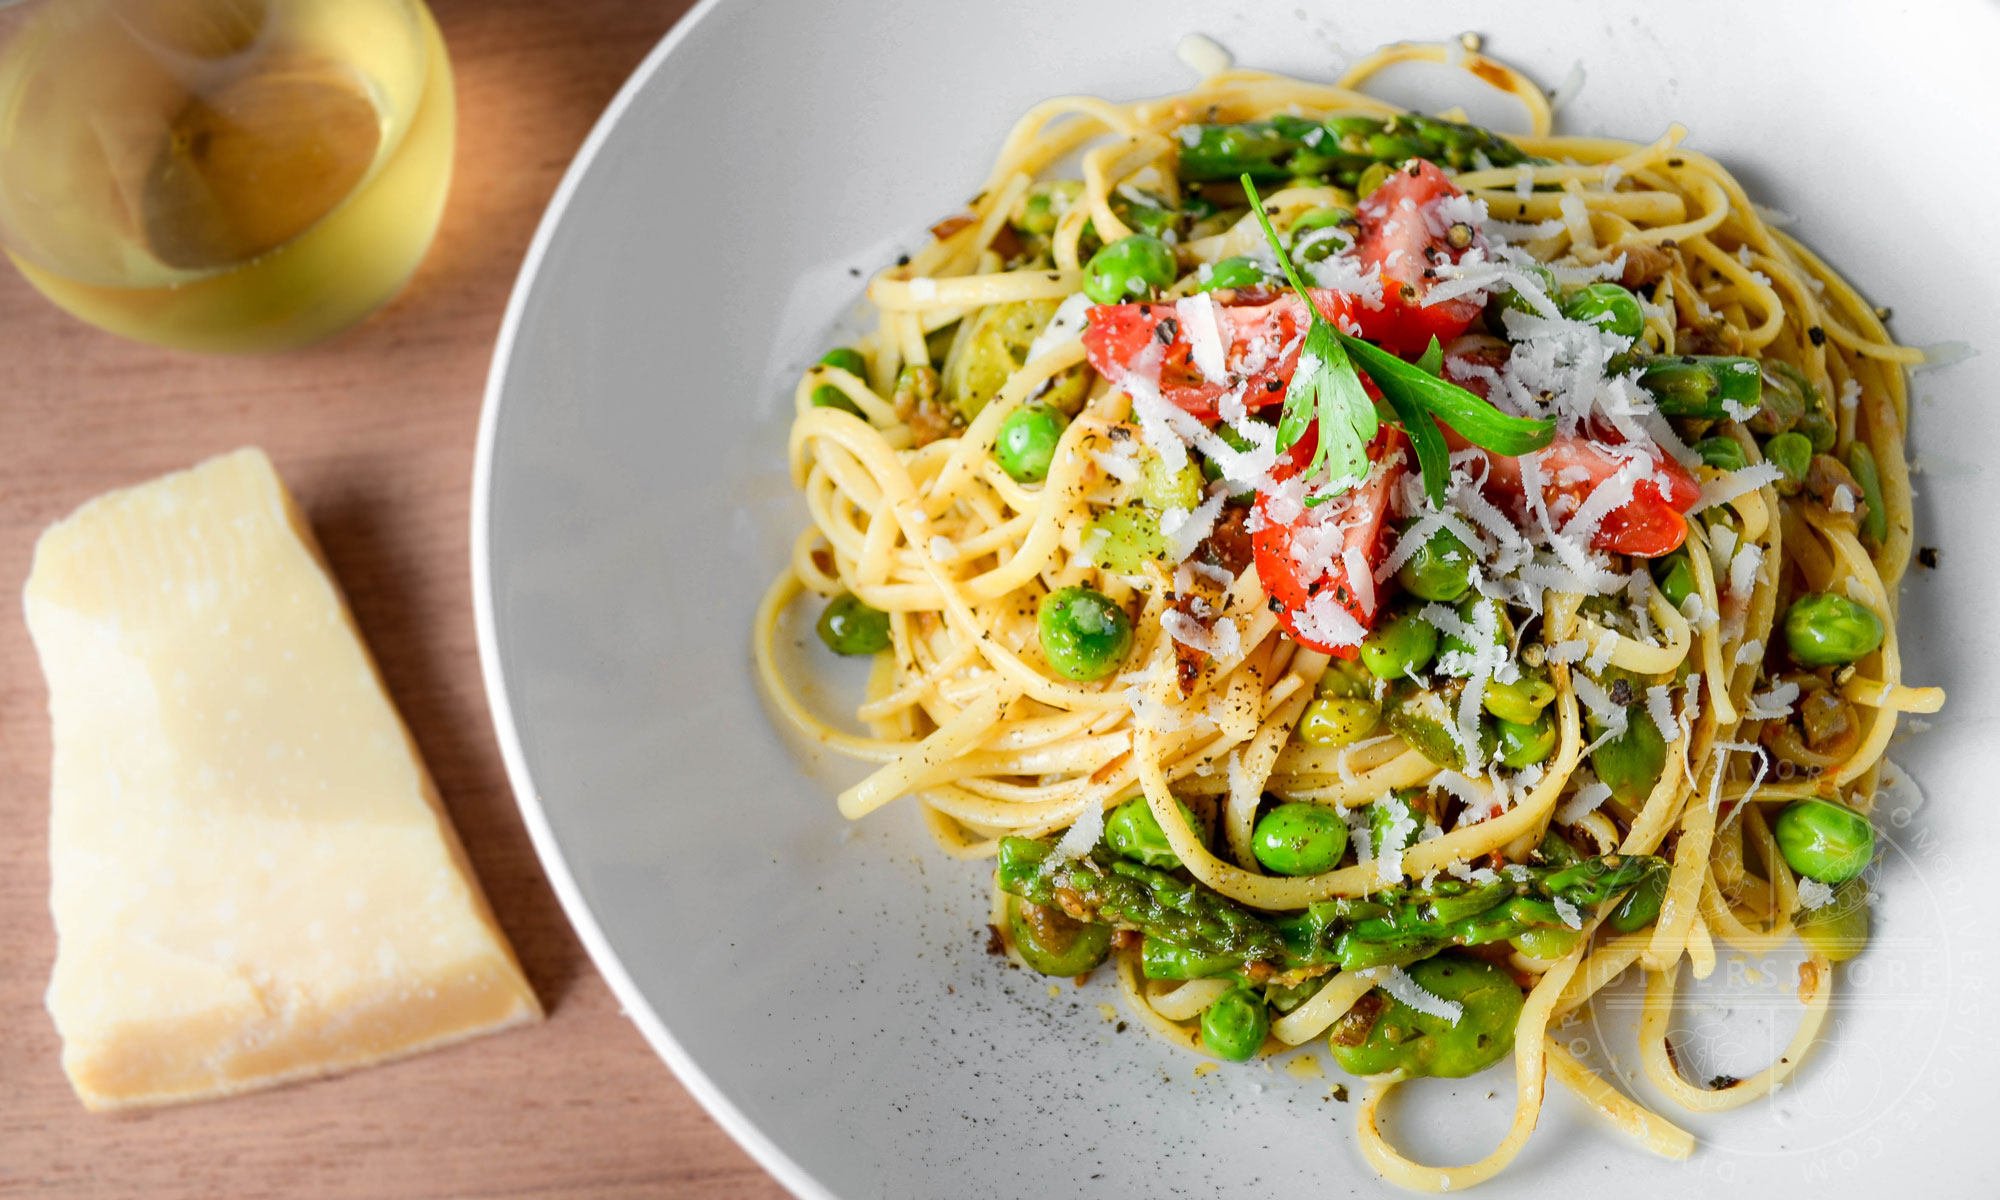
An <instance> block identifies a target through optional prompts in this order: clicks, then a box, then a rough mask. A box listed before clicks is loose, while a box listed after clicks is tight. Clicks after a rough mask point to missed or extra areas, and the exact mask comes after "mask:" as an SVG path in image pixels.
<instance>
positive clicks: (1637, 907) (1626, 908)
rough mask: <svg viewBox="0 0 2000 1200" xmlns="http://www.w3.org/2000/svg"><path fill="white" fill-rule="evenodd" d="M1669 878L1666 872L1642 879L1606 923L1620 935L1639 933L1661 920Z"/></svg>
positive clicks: (1657, 872) (1656, 872) (1655, 873)
mask: <svg viewBox="0 0 2000 1200" xmlns="http://www.w3.org/2000/svg"><path fill="white" fill-rule="evenodd" d="M1668 877H1669V876H1668V873H1667V872H1665V871H1654V872H1651V873H1650V874H1648V875H1647V876H1646V877H1645V878H1644V879H1641V880H1640V881H1639V882H1638V884H1637V885H1635V886H1634V887H1633V888H1632V890H1631V891H1629V892H1627V893H1625V899H1623V900H1621V901H1620V902H1619V904H1618V907H1617V908H1614V909H1612V910H1611V916H1610V917H1609V918H1607V920H1606V923H1607V924H1609V925H1610V926H1611V928H1613V929H1615V930H1617V931H1618V932H1619V933H1637V932H1639V931H1640V930H1641V929H1644V928H1645V927H1646V926H1648V925H1651V924H1652V923H1653V922H1655V921H1657V920H1659V919H1660V905H1662V904H1664V903H1665V902H1666V899H1667V879H1668Z"/></svg>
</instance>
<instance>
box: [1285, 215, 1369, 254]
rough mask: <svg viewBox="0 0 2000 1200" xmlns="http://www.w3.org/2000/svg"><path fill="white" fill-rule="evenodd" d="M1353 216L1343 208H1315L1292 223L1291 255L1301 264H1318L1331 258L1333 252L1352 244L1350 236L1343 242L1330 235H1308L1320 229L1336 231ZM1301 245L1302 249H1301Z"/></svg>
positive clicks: (1352, 239) (1352, 240)
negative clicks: (1324, 259)
mask: <svg viewBox="0 0 2000 1200" xmlns="http://www.w3.org/2000/svg"><path fill="white" fill-rule="evenodd" d="M1353 219H1354V214H1353V213H1351V212H1349V211H1347V210H1346V209H1344V208H1315V209H1312V210H1311V211H1309V212H1306V213H1304V214H1303V215H1301V216H1300V217H1299V219H1298V220H1296V221H1294V222H1292V253H1293V255H1294V257H1296V258H1297V259H1298V260H1299V261H1301V262H1318V261H1320V260H1321V259H1323V258H1327V257H1329V256H1331V255H1332V254H1333V253H1334V252H1335V251H1337V250H1341V249H1343V248H1345V247H1347V246H1351V245H1353V244H1354V238H1353V237H1352V236H1351V235H1350V236H1348V237H1347V238H1345V239H1344V240H1343V239H1342V238H1340V237H1336V236H1333V235H1331V234H1320V235H1319V236H1318V237H1312V236H1310V235H1312V234H1314V233H1317V232H1318V231H1319V230H1322V229H1338V228H1339V227H1340V224H1341V222H1343V221H1351V220H1353ZM1301 243H1303V249H1301Z"/></svg>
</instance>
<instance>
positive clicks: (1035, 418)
mask: <svg viewBox="0 0 2000 1200" xmlns="http://www.w3.org/2000/svg"><path fill="white" fill-rule="evenodd" d="M1068 425H1069V422H1068V421H1067V420H1065V419H1064V417H1063V415H1062V414H1061V413H1059V412H1057V411H1056V410H1055V409H1053V408H1044V407H1043V406H1042V405H1039V404H1024V405H1022V406H1021V407H1019V408H1017V409H1015V410H1014V411H1013V412H1010V413H1008V414H1007V419H1006V420H1004V421H1001V422H1000V432H999V433H998V434H997V435H996V436H995V437H994V439H993V457H994V458H995V459H996V460H997V461H998V462H999V463H1000V469H1001V470H1003V471H1005V472H1007V477H1008V478H1009V479H1012V480H1013V481H1014V482H1015V483H1040V482H1041V481H1042V480H1044V479H1047V478H1048V477H1049V464H1050V463H1052V462H1054V461H1055V458H1056V443H1057V442H1059V441H1061V440H1062V435H1063V430H1064V429H1065V428H1067V427H1068Z"/></svg>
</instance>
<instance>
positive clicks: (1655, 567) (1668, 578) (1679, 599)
mask: <svg viewBox="0 0 2000 1200" xmlns="http://www.w3.org/2000/svg"><path fill="white" fill-rule="evenodd" d="M1652 571H1653V582H1654V583H1655V584H1656V585H1658V587H1659V589H1660V594H1661V595H1662V596H1665V597H1666V598H1667V603H1668V604H1671V605H1673V606H1674V607H1675V608H1676V609H1678V608H1680V606H1681V605H1683V604H1686V603H1687V598H1688V597H1689V596H1692V595H1694V594H1695V589H1696V588H1697V587H1698V586H1699V585H1698V584H1697V582H1696V580H1695V577H1694V564H1693V563H1692V562H1689V561H1688V552H1687V550H1686V549H1680V550H1676V551H1674V552H1673V553H1672V554H1668V555H1665V556H1663V557H1660V558H1656V559H1654V560H1653V562H1652Z"/></svg>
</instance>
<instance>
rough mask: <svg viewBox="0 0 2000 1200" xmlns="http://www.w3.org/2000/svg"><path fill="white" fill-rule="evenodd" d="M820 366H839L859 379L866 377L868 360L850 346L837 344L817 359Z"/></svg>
mask: <svg viewBox="0 0 2000 1200" xmlns="http://www.w3.org/2000/svg"><path fill="white" fill-rule="evenodd" d="M819 365H820V366H822V367H839V368H840V369H841V370H843V371H845V372H847V373H848V374H849V375H853V376H855V377H856V378H859V379H866V378H868V360H867V359H865V358H863V357H862V356H861V351H859V350H856V349H854V348H853V347H852V346H837V347H835V348H834V349H832V350H829V351H827V352H826V354H825V356H824V357H822V358H821V359H820V360H819Z"/></svg>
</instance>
